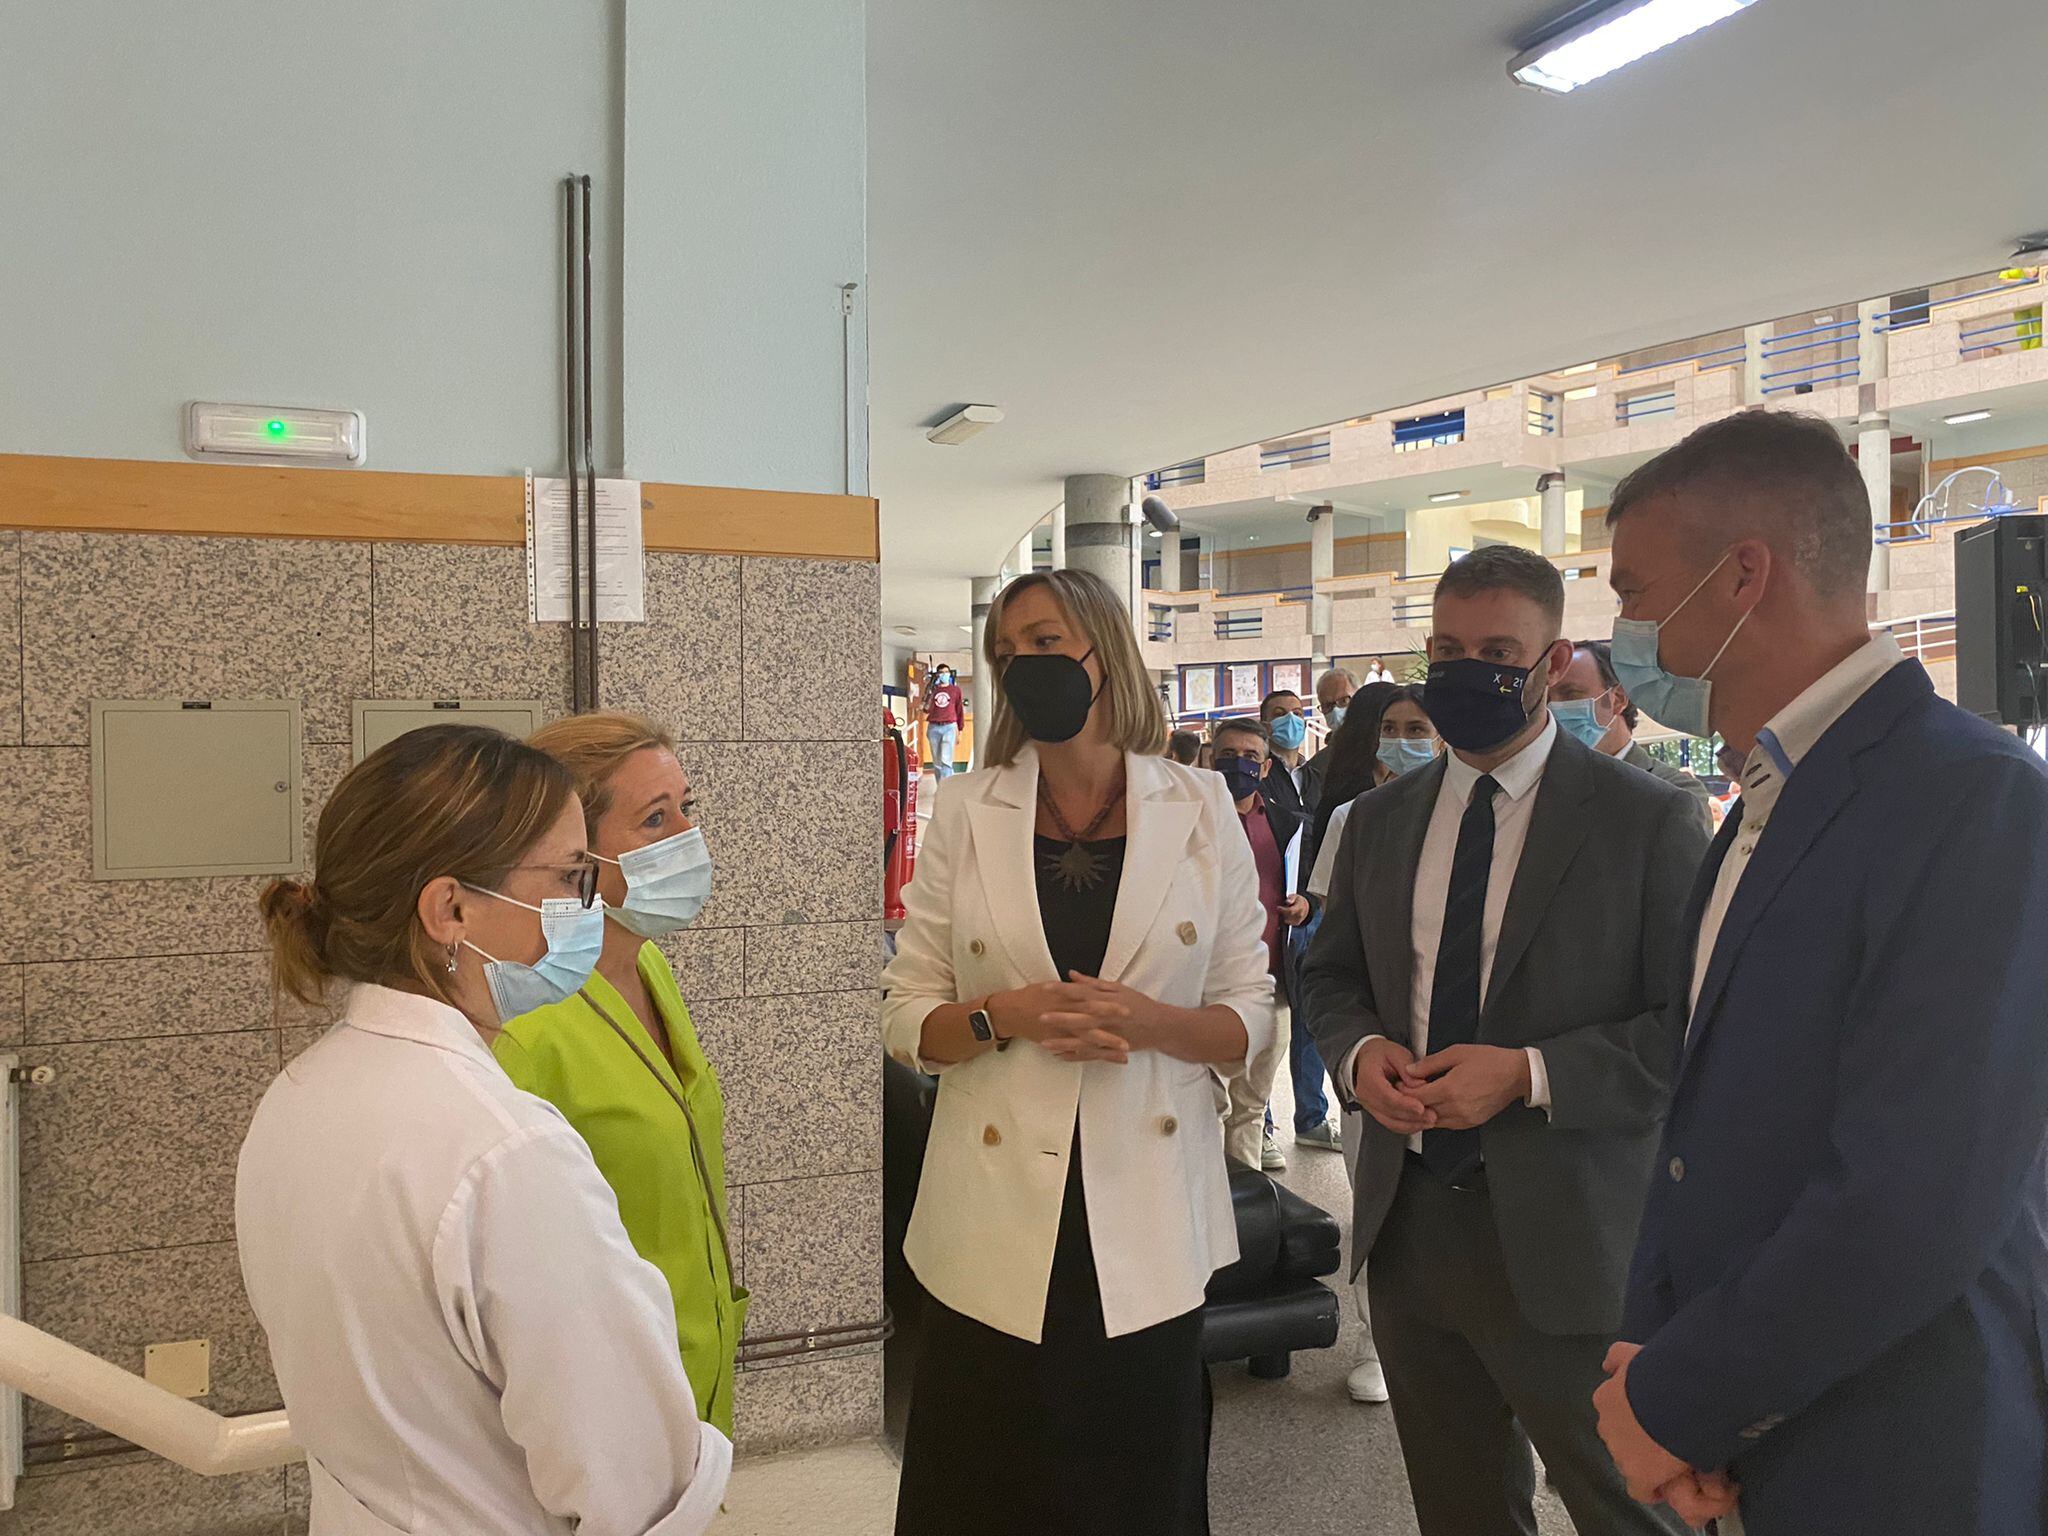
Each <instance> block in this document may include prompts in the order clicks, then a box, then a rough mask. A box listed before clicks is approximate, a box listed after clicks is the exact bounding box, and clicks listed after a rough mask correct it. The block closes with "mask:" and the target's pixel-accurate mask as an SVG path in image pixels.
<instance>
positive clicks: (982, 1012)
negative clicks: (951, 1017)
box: [967, 1003, 1010, 1051]
mask: <svg viewBox="0 0 2048 1536" xmlns="http://www.w3.org/2000/svg"><path fill="white" fill-rule="evenodd" d="M967 1027H968V1028H969V1029H971V1030H972V1031H974V1038H975V1039H977V1040H979V1041H980V1042H981V1043H982V1044H983V1045H989V1044H993V1045H994V1046H995V1048H996V1049H997V1050H999V1051H1007V1050H1008V1049H1009V1048H1010V1036H1008V1035H999V1034H997V1033H996V1021H995V1020H994V1019H992V1018H990V1017H989V1016H988V1006H987V1004H985V1003H984V1004H983V1005H982V1006H981V1007H979V1008H976V1009H974V1010H973V1011H971V1012H970V1013H969V1014H968V1015H967Z"/></svg>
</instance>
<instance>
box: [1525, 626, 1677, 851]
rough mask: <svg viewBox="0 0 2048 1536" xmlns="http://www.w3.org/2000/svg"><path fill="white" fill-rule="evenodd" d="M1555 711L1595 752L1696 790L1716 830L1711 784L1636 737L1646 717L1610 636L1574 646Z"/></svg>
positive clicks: (1555, 694) (1553, 695) (1553, 693)
mask: <svg viewBox="0 0 2048 1536" xmlns="http://www.w3.org/2000/svg"><path fill="white" fill-rule="evenodd" d="M1550 712H1551V713H1552V714H1554V715H1556V716H1557V723H1558V724H1559V725H1560V726H1562V727H1563V728H1564V729H1565V730H1567V731H1569V732H1570V733H1571V734H1572V735H1574V736H1576V737H1578V738H1579V740H1581V741H1583V742H1584V743H1585V744H1586V745H1587V746H1589V747H1591V748H1592V749H1593V750H1594V751H1595V752H1605V753H1606V754H1607V755H1608V756H1609V757H1618V758H1620V759H1621V760H1622V761H1623V762H1624V763H1628V764H1630V765H1631V766H1633V767H1636V768H1640V769H1642V770H1643V772H1645V773H1650V774H1655V775H1656V776H1657V777H1658V778H1660V779H1662V780H1663V781H1664V782H1665V783H1666V784H1675V785H1677V786H1678V787H1679V788H1680V789H1682V790H1684V791H1685V792H1686V793H1687V794H1688V795H1691V796H1692V797H1693V799H1694V800H1695V801H1696V802H1697V803H1698V805H1699V808H1700V825H1702V826H1704V827H1705V828H1706V829H1707V832H1708V835H1709V836H1711V835H1712V834H1713V830H1714V812H1713V810H1712V802H1713V797H1712V796H1711V795H1710V794H1709V793H1708V792H1707V786H1706V785H1705V784H1702V783H1701V782H1700V781H1699V779H1698V778H1696V777H1695V776H1694V775H1692V774H1690V773H1687V772H1686V771H1685V770H1684V769H1683V768H1674V767H1672V766H1671V765H1670V764H1669V763H1667V762H1664V761H1663V760H1662V759H1660V758H1655V757H1652V756H1650V754H1649V752H1648V751H1647V750H1646V749H1645V748H1644V746H1643V744H1642V743H1641V742H1639V741H1637V740H1636V722H1637V721H1638V720H1639V719H1640V718H1641V717H1640V716H1639V715H1638V714H1637V712H1636V706H1635V704H1634V702H1633V701H1632V700H1631V699H1630V698H1629V696H1628V690H1627V689H1626V688H1624V687H1622V686H1621V674H1620V673H1618V672H1616V671H1615V670H1614V647H1613V646H1612V645H1611V644H1609V643H1608V642H1607V641H1605V640H1581V641H1579V642H1578V643H1577V644H1576V645H1574V646H1573V647H1572V664H1571V665H1570V666H1569V667H1567V668H1565V673H1564V676H1563V678H1562V679H1560V680H1559V682H1558V685H1557V686H1556V687H1555V688H1553V689H1551V690H1550Z"/></svg>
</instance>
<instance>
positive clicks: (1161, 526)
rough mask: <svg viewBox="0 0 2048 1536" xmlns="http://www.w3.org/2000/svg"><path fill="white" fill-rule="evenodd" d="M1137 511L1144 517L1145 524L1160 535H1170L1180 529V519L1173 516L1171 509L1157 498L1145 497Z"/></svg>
mask: <svg viewBox="0 0 2048 1536" xmlns="http://www.w3.org/2000/svg"><path fill="white" fill-rule="evenodd" d="M1138 511H1139V512H1141V513H1142V514H1143V515H1144V518H1145V521H1146V522H1148V523H1150V524H1151V525H1152V526H1153V527H1154V528H1157V529H1158V530H1159V531H1160V532H1161V533H1172V532H1174V531H1175V530H1176V529H1178V528H1179V527H1180V518H1179V517H1178V516H1176V515H1175V514H1174V510H1173V508H1171V507H1169V506H1168V505H1167V504H1166V503H1165V502H1163V501H1161V500H1160V499H1159V498H1158V497H1157V496H1147V497H1146V498H1145V499H1144V500H1143V501H1141V502H1139V503H1138Z"/></svg>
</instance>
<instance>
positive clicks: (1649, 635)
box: [1613, 554, 1756, 736]
mask: <svg viewBox="0 0 2048 1536" xmlns="http://www.w3.org/2000/svg"><path fill="white" fill-rule="evenodd" d="M1727 563H1728V556H1727V555H1726V554H1724V555H1722V556H1721V558H1720V559H1719V560H1716V561H1715V562H1714V570H1712V571H1708V572H1707V574H1706V575H1704V576H1702V577H1701V578H1700V579H1699V585H1698V586H1695V587H1694V588H1693V589H1692V590H1691V591H1690V592H1688V593H1686V594H1685V597H1684V598H1683V599H1682V600H1681V601H1680V602H1679V605H1678V607H1677V608H1674V609H1672V610H1671V611H1670V612H1669V613H1667V614H1665V615H1664V617H1663V618H1662V619H1660V620H1651V619H1616V620H1615V621H1614V652H1613V657H1614V672H1615V675H1616V676H1617V677H1619V678H1620V679H1621V686H1622V687H1623V688H1626V689H1627V690H1628V696H1629V702H1630V703H1632V704H1634V705H1635V706H1636V707H1637V708H1638V709H1640V710H1642V711H1643V712H1644V713H1645V714H1647V715H1649V717H1650V718H1651V719H1652V720H1655V721H1656V722H1657V723H1658V724H1659V725H1663V726H1667V727H1669V728H1670V729H1671V730H1674V731H1677V732H1678V733H1679V734H1680V735H1683V736H1708V735H1711V734H1713V729H1714V726H1713V715H1712V711H1711V709H1710V708H1709V706H1710V705H1711V704H1712V702H1713V690H1714V685H1713V684H1712V683H1710V682H1708V681H1707V674H1708V673H1709V672H1712V671H1713V670H1714V667H1715V665H1716V663H1718V662H1719V661H1720V660H1721V657H1722V656H1723V655H1724V654H1725V653H1726V652H1727V649H1728V647H1729V646H1731V645H1733V644H1734V643H1735V637H1736V636H1737V635H1739V634H1741V633H1742V626H1743V625H1745V624H1747V623H1748V622H1749V614H1748V613H1745V614H1744V615H1743V616H1742V617H1741V618H1739V619H1737V620H1736V621H1735V627H1734V628H1733V629H1731V630H1729V631H1728V638H1727V639H1726V640H1723V641H1722V642H1721V649H1720V650H1718V651H1716V652H1714V659H1713V661H1710V662H1708V663H1707V665H1706V669H1705V670H1704V671H1702V672H1701V673H1700V675H1699V676H1698V677H1679V676H1678V675H1677V674H1675V673H1672V672H1667V671H1665V670H1664V666H1663V663H1662V662H1660V661H1659V660H1658V659H1657V631H1659V630H1660V629H1662V628H1663V627H1664V626H1665V625H1666V624H1669V623H1670V622H1671V621H1672V620H1673V619H1675V618H1677V617H1678V615H1679V612H1680V610H1682V609H1683V608H1684V607H1685V605H1686V604H1687V603H1689V602H1691V601H1692V600H1693V599H1694V598H1696V597H1698V596H1699V595H1700V590H1701V588H1703V587H1705V586H1706V584H1707V583H1708V582H1710V581H1712V580H1713V579H1714V572H1715V571H1718V570H1720V569H1721V567H1722V566H1724V565H1726V564H1727ZM1755 611H1756V610H1755V609H1754V608H1752V609H1751V610H1750V613H1754V612H1755Z"/></svg>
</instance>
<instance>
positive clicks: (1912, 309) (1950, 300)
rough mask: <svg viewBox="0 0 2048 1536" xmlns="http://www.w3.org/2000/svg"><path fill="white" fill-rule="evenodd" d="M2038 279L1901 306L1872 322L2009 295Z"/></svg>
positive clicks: (2030, 278)
mask: <svg viewBox="0 0 2048 1536" xmlns="http://www.w3.org/2000/svg"><path fill="white" fill-rule="evenodd" d="M2040 281H2041V280H2040V279H2039V278H2038V277H2023V278H2021V279H2020V280H2019V281H2018V282H2016V283H2000V284H1999V285H1998V286H1997V287H1995V288H1978V289H1975V290H1974V291H1972V292H1970V293H1952V294H1950V295H1949V296H1948V297H1947V298H1945V299H1929V300H1928V301H1927V302H1926V303H1924V304H1901V305H1900V306H1899V307H1898V308H1897V309H1887V310H1885V311H1884V312H1883V313H1881V314H1877V315H1873V316H1872V317H1871V318H1872V319H1874V320H1892V319H1896V318H1897V317H1898V316H1900V315H1924V314H1927V313H1929V312H1930V311H1933V310H1937V309H1941V308H1943V307H1944V306H1946V305H1949V304H1961V303H1963V302H1965V301H1966V300H1969V299H1987V298H1989V297H1990V296H1991V295H1992V294H1994V293H2011V292H2012V291H2013V290H2014V289H2015V288H2032V287H2036V286H2038V285H2039V283H2040ZM1922 323H1923V322H1921V321H1918V320H1916V321H1914V322H1913V324H1912V326H1910V327H1907V329H1913V330H1917V329H1918V328H1919V327H1920V325H1921V324H1922Z"/></svg>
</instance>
